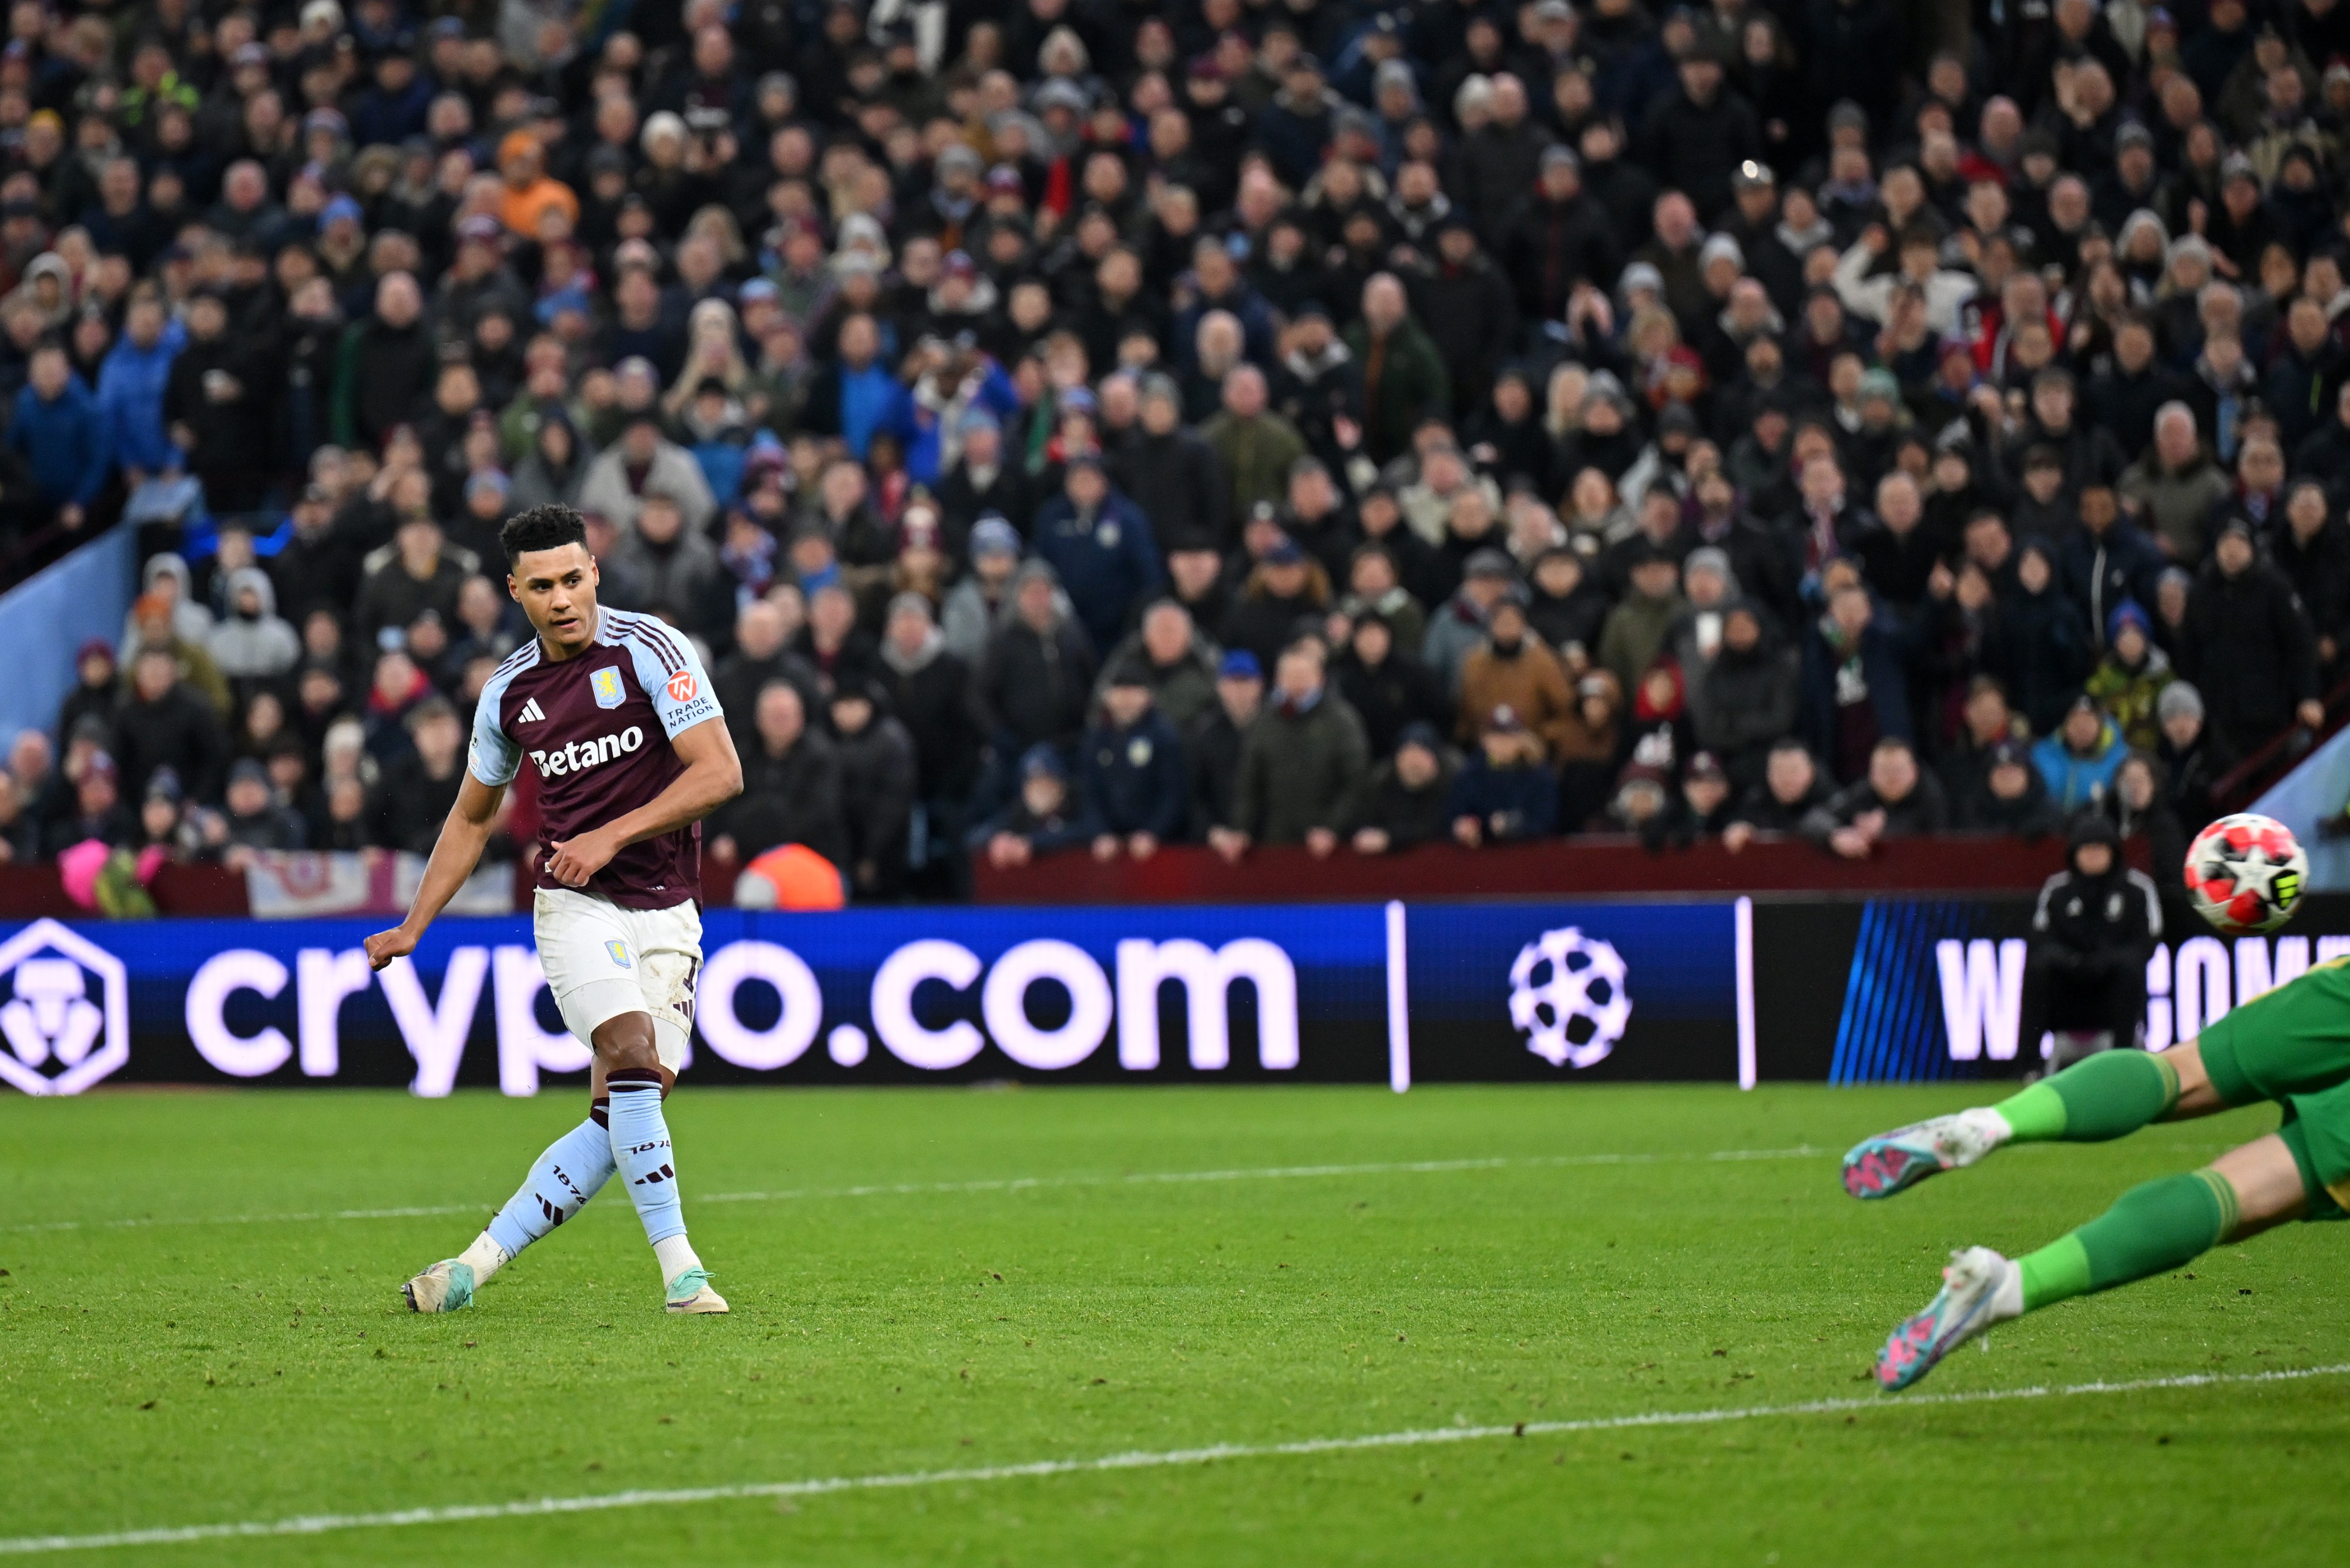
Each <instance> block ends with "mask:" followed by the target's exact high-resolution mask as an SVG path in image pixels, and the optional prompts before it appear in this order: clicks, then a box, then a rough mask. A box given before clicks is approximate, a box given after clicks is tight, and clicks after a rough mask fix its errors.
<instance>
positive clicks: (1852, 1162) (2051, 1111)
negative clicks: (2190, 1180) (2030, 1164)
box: [1844, 1041, 2224, 1198]
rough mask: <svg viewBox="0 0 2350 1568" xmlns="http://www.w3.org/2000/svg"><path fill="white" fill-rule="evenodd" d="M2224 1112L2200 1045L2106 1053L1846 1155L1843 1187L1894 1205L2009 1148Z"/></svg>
mask: <svg viewBox="0 0 2350 1568" xmlns="http://www.w3.org/2000/svg"><path fill="white" fill-rule="evenodd" d="M2190 1090H2191V1091H2192V1093H2191V1094H2190ZM2223 1108H2224V1106H2221V1105H2220V1103H2219V1102H2218V1101H2217V1100H2215V1099H2213V1098H2212V1097H2211V1096H2210V1081H2209V1078H2208V1077H2207V1076H2206V1075H2205V1073H2204V1070H2203V1064H2202V1059H2201V1055H2200V1053H2199V1050H2198V1048H2197V1042H2194V1041H2189V1042H2188V1043H2187V1044H2184V1045H2178V1046H2174V1047H2172V1048H2171V1049H2170V1050H2168V1051H2166V1052H2164V1053H2162V1054H2159V1055H2154V1054H2148V1053H2147V1052H2144V1051H2131V1050H2116V1051H2100V1052H2098V1053H2097V1054H2095V1055H2094V1056H2090V1057H2088V1058H2086V1059H2085V1060H2083V1061H2080V1062H2076V1063H2074V1064H2073V1065H2071V1066H2070V1067H2067V1068H2065V1069H2064V1071H2063V1072H2061V1073H2056V1074H2053V1075H2050V1076H2048V1077H2045V1078H2043V1079H2042V1080H2041V1081H2040V1082H2038V1083H2036V1084H2032V1085H2026V1086H2025V1087H2024V1088H2023V1089H2022V1090H2021V1091H2020V1092H2018V1093H2016V1094H2014V1095H2011V1096H2008V1097H2007V1098H2006V1099H2004V1100H2002V1101H2000V1102H1999V1103H1998V1104H1997V1105H1992V1106H1972V1107H1970V1108H1969V1109H1967V1110H1963V1111H1954V1112H1952V1113H1951V1114H1950V1115H1948V1116H1934V1117H1931V1118H1929V1120H1926V1121H1922V1122H1915V1123H1912V1124H1911V1125H1910V1126H1908V1127H1896V1128H1894V1129H1893V1130H1892V1131H1891V1132H1887V1133H1879V1134H1877V1136H1876V1137H1869V1138H1863V1139H1862V1140H1861V1141H1860V1142H1859V1143H1857V1144H1855V1145H1854V1146H1853V1147H1852V1149H1851V1150H1850V1151H1849V1152H1848V1153H1846V1156H1845V1157H1844V1186H1845V1190H1846V1191H1847V1192H1849V1193H1851V1194H1852V1195H1853V1196H1854V1197H1855V1198H1890V1197H1891V1196H1893V1194H1895V1193H1897V1192H1901V1191H1906V1190H1907V1189H1909V1188H1912V1187H1915V1186H1917V1185H1918V1183H1919V1182H1921V1181H1923V1180H1925V1179H1927V1178H1928V1177H1929V1176H1939V1175H1940V1174H1941V1173H1942V1172H1943V1171H1946V1170H1958V1169H1960V1168H1964V1167H1966V1166H1970V1165H1972V1164H1974V1163H1975V1162H1976V1161H1977V1160H1980V1159H1981V1158H1983V1157H1984V1156H1986V1155H1988V1154H1990V1153H1991V1152H1992V1151H1993V1150H1995V1149H1997V1148H2000V1147H2003V1146H2004V1145H2007V1144H2011V1143H2056V1142H2062V1143H2101V1142H2103V1141H2105V1140H2106V1139H2107V1138H2116V1137H2124V1136H2125V1135H2126V1134H2129V1133H2133V1132H2136V1131H2137V1129H2138V1128H2140V1127H2145V1126H2146V1125H2147V1123H2149V1122H2153V1121H2158V1120H2160V1119H2162V1118H2163V1117H2165V1116H2205V1115H2209V1114H2210V1112H2211V1111H2214V1110H2220V1109H2223Z"/></svg>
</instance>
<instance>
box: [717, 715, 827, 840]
mask: <svg viewBox="0 0 2350 1568" xmlns="http://www.w3.org/2000/svg"><path fill="white" fill-rule="evenodd" d="M708 831H709V832H710V833H711V834H712V836H717V835H720V834H726V835H731V836H733V839H734V842H735V846H736V852H737V854H738V856H739V857H740V858H741V859H742V860H743V861H744V862H746V863H747V862H749V861H750V860H752V859H753V858H754V857H757V856H759V855H762V854H764V853H765V852H766V851H767V850H770V849H773V848H774V847H775V846H776V845H778V844H804V845H806V846H807V847H809V848H810V849H813V850H815V851H816V853H817V854H818V855H821V856H823V857H825V858H826V859H827V860H829V861H831V862H832V863H833V864H834V865H835V866H841V867H846V866H847V865H848V864H849V859H848V831H847V826H846V824H845V823H844V821H843V819H842V809H841V775H840V753H838V751H837V750H836V749H835V748H834V746H833V743H832V742H831V740H830V739H829V738H828V737H827V736H826V735H825V734H823V733H822V732H819V731H816V730H815V729H810V730H807V731H806V732H803V733H802V734H801V736H800V738H799V739H798V740H796V741H795V742H792V744H791V745H790V747H789V748H787V749H786V750H785V752H784V753H782V754H781V755H780V756H778V755H776V754H775V753H773V752H770V751H769V750H768V749H767V748H766V747H765V746H764V745H754V746H753V747H752V748H751V750H749V751H747V752H745V753H743V793H742V794H738V795H736V796H735V797H734V798H733V800H730V801H728V802H727V803H726V804H725V805H722V806H720V807H719V808H718V809H717V810H716V811H714V812H712V814H711V816H710V826H709V829H708Z"/></svg>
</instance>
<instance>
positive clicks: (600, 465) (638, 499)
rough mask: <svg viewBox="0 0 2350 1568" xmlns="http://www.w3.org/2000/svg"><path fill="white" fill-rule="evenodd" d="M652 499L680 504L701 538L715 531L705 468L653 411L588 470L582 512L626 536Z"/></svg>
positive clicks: (714, 505)
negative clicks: (647, 499) (667, 431)
mask: <svg viewBox="0 0 2350 1568" xmlns="http://www.w3.org/2000/svg"><path fill="white" fill-rule="evenodd" d="M648 495H666V496H668V497H669V498H670V499H671V500H672V501H674V502H675V503H676V504H677V506H678V510H679V512H680V513H681V514H682V517H683V520H684V524H685V526H686V527H688V528H690V529H691V530H692V531H693V532H694V533H695V534H697V535H698V534H701V533H702V532H704V531H705V530H707V529H708V528H709V526H710V520H711V518H712V517H713V516H715V515H716V514H717V512H718V502H717V500H716V498H715V497H713V496H712V494H711V493H710V483H709V481H707V480H705V479H704V478H703V477H702V465H701V464H700V463H698V462H694V461H693V454H692V453H691V452H688V451H686V450H685V448H683V447H681V446H680V445H678V444H677V443H676V442H675V441H671V440H670V439H669V438H668V437H667V436H665V435H663V434H662V433H661V427H660V414H659V413H658V411H657V410H651V409H646V410H639V412H638V413H636V414H634V415H633V416H631V417H630V418H629V421H628V423H627V425H626V426H625V427H624V428H623V429H622V430H621V431H620V439H619V440H618V441H614V442H613V443H612V444H611V445H610V446H609V447H607V448H606V449H605V450H604V451H603V452H600V453H598V455H597V457H596V460H595V462H591V463H589V464H588V465H587V473H586V475H585V476H584V477H583V478H582V479H581V480H580V482H579V509H580V510H581V511H582V512H593V513H595V514H598V516H601V517H605V518H608V519H609V520H610V521H611V522H612V523H613V524H616V525H618V526H619V529H620V530H621V531H622V533H624V534H625V533H627V532H628V531H629V529H630V528H631V527H632V526H633V525H634V524H635V523H636V521H637V511H638V508H639V507H640V506H642V505H643V504H644V498H645V497H646V496H648Z"/></svg>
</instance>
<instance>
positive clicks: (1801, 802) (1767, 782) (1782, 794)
mask: <svg viewBox="0 0 2350 1568" xmlns="http://www.w3.org/2000/svg"><path fill="white" fill-rule="evenodd" d="M1827 800H1828V786H1827V783H1826V781H1825V780H1824V779H1822V778H1821V777H1820V770H1819V764H1818V763H1814V761H1813V760H1812V753H1810V752H1809V751H1807V750H1806V749H1805V748H1804V743H1803V742H1801V741H1796V740H1784V741H1781V742H1778V743H1777V744H1776V745H1774V746H1773V747H1772V748H1771V754H1770V756H1769V757H1768V758H1766V759H1765V760H1764V763H1763V782H1762V783H1760V784H1753V785H1751V786H1749V787H1748V789H1747V791H1746V794H1745V797H1744V798H1743V799H1742V800H1741V801H1740V802H1739V803H1738V805H1737V806H1736V807H1735V808H1734V809H1733V810H1732V811H1731V817H1730V821H1729V823H1728V824H1727V825H1726V826H1724V827H1723V828H1722V830H1721V842H1722V845H1723V846H1724V847H1725V848H1727V849H1729V850H1730V851H1731V853H1732V854H1736V853H1737V852H1738V851H1739V850H1742V849H1743V848H1745V847H1746V846H1748V845H1749V844H1751V843H1752V842H1753V841H1754V836H1755V835H1756V834H1758V833H1771V834H1777V835H1779V836H1782V837H1792V836H1794V835H1796V834H1799V833H1802V832H1804V830H1805V827H1806V825H1807V824H1808V823H1809V821H1810V819H1811V816H1812V814H1813V813H1814V812H1816V811H1819V810H1821V809H1823V808H1824V807H1825V805H1827Z"/></svg>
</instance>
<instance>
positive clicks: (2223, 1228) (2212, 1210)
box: [2016, 1169, 2236, 1312]
mask: <svg viewBox="0 0 2350 1568" xmlns="http://www.w3.org/2000/svg"><path fill="white" fill-rule="evenodd" d="M2235 1228H2236V1189H2234V1188H2233V1187H2231V1186H2230V1185H2229V1184H2228V1179H2227V1178H2226V1177H2224V1176H2221V1175H2220V1173H2219V1172H2218V1171H2216V1170H2208V1169H2207V1170H2196V1171H2189V1172H2187V1173H2185V1174H2183V1175H2179V1176H2166V1177H2164V1178H2162V1179H2160V1180H2159V1181H2149V1182H2147V1183H2146V1184H2145V1185H2143V1186H2140V1187H2133V1188H2131V1189H2129V1190H2128V1191H2127V1192H2125V1193H2123V1194H2122V1195H2121V1197H2119V1198H2118V1199H2115V1201H2114V1206H2113V1207H2112V1208H2111V1209H2108V1210H2106V1211H2105V1212H2104V1213H2103V1214H2100V1215H2098V1216H2097V1217H2096V1218H2095V1220H2090V1221H2089V1222H2088V1223H2087V1224H2086V1225H2084V1226H2082V1227H2081V1228H2080V1229H2079V1230H2077V1231H2074V1232H2073V1233H2072V1234H2070V1235H2068V1236H2063V1237H2059V1238H2058V1239H2057V1240H2055V1241H2051V1242H2050V1243H2049V1244H2048V1245H2047V1246H2045V1247H2043V1248H2041V1249H2040V1250H2039V1251H2036V1252H2027V1253H2026V1254H2024V1255H2023V1256H2022V1258H2019V1259H2017V1260H2016V1262H2017V1264H2018V1266H2020V1267H2021V1268H2022V1270H2023V1310H2024V1311H2026V1312H2037V1311H2038V1310H2039V1309H2040V1308H2042V1307H2044V1306H2047V1305H2050V1304H2051V1303H2055V1302H2061V1301H2066V1300H2069V1299H2071V1298H2072V1297H2074V1296H2084V1295H2087V1294H2088V1293H2090V1292H2092V1291H2106V1290H2111V1289H2113V1287H2114V1286H2116V1285H2126V1284H2128V1283H2129V1282H2131V1281H2132V1280H2142V1279H2145V1278H2147V1276H2148V1275H2150V1274H2159V1273H2161V1272H2164V1271H2166V1270H2169V1269H2175V1268H2178V1266H2180V1265H2181V1264H2183V1263H2189V1262H2193V1261H2194V1260H2196V1259H2197V1258H2199V1257H2201V1256H2202V1255H2203V1254H2204V1253H2206V1252H2208V1251H2210V1250H2211V1249H2212V1248H2214V1247H2216V1246H2218V1245H2219V1244H2220V1242H2221V1241H2225V1240H2227V1238H2228V1235H2229V1232H2230V1231H2233V1230H2235Z"/></svg>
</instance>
